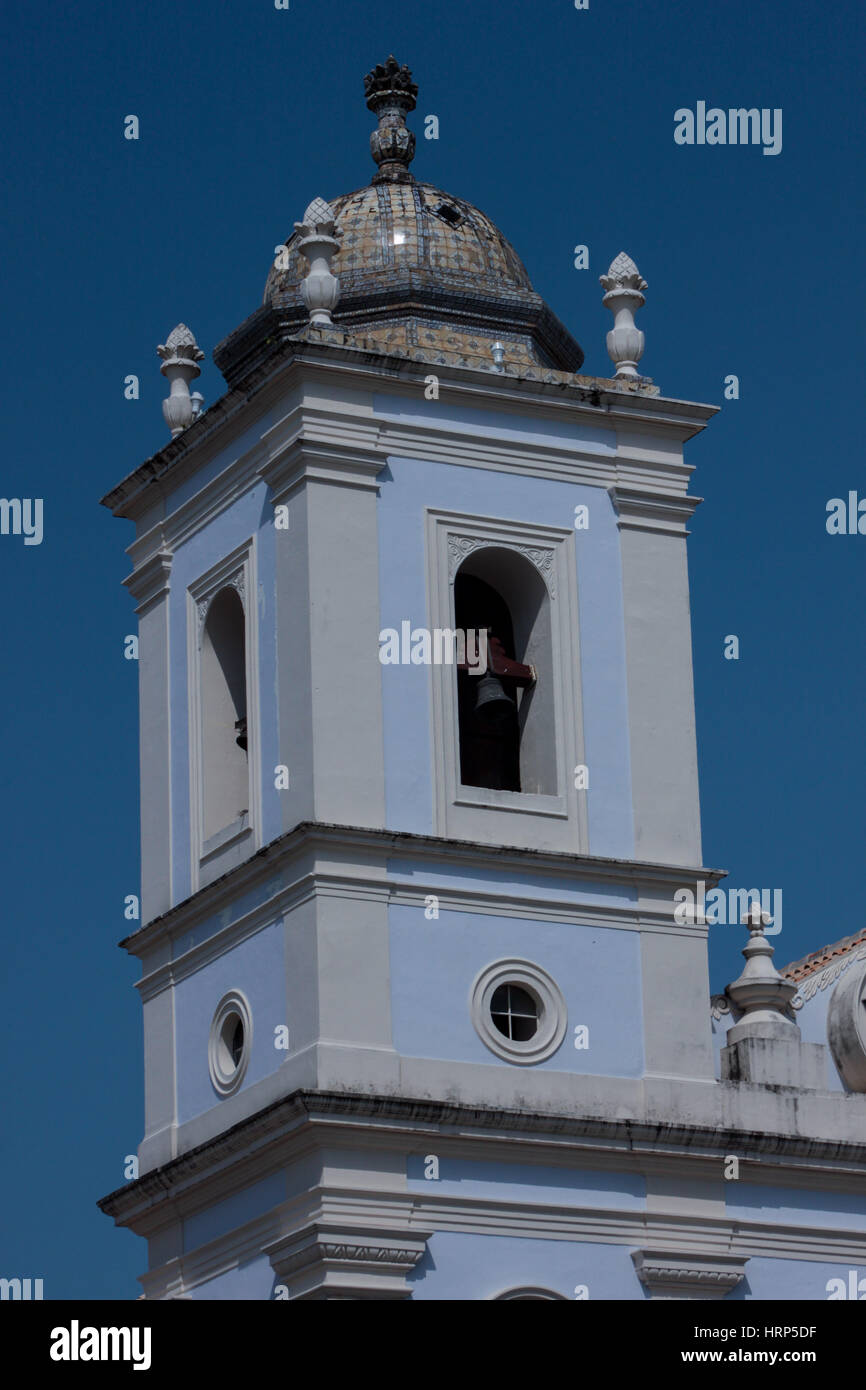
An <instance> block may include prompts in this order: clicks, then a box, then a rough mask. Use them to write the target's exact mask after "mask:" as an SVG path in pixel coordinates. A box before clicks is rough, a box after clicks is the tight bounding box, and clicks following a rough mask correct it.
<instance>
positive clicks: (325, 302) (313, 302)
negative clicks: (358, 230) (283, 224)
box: [295, 198, 340, 324]
mask: <svg viewBox="0 0 866 1390" xmlns="http://www.w3.org/2000/svg"><path fill="white" fill-rule="evenodd" d="M295 231H296V232H298V233H299V235H300V237H301V240H300V241H299V242H298V249H299V250H300V251H302V252H303V253H304V255H305V256H306V258H307V260H308V261H309V264H310V269H309V273H308V275H307V276H306V278H305V279H304V280H302V281H301V295H302V297H303V300H304V303H305V304H306V306H307V310H308V311H309V315H310V323H312V324H329V323H332V322H333V320H332V319H331V311H332V310H333V309H336V307H337V304H338V302H339V299H340V282H339V280H338V279H337V277H336V275H332V274H331V261H332V260H333V259H334V256H335V255H336V254H337V252H338V251H339V249H340V242H339V236H340V229H339V227H338V226H337V225H336V215H335V213H334V209H333V208H332V207H331V204H330V203H326V202H325V200H324V198H314V199H313V201H312V202H311V203H310V206H309V207H308V208H307V211H306V212H305V213H304V220H303V222H296V223H295Z"/></svg>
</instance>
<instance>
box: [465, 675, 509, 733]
mask: <svg viewBox="0 0 866 1390" xmlns="http://www.w3.org/2000/svg"><path fill="white" fill-rule="evenodd" d="M516 712H517V705H516V703H515V701H514V700H513V699H512V698H511V696H510V695H508V694H507V693H506V691H505V688H504V686H503V684H502V681H501V680H500V679H499V677H498V676H492V675H491V674H490V672H489V671H488V673H487V675H486V676H481V677H480V679H479V681H478V688H477V690H476V692H475V711H474V713H475V717H476V718H477V719H480V720H482V721H483V722H484V723H485V724H502V723H503V722H504V721H505V720H507V719H509V718H510V717H511V716H512V715H513V714H515V713H516Z"/></svg>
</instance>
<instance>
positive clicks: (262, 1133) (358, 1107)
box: [99, 1090, 866, 1256]
mask: <svg viewBox="0 0 866 1390" xmlns="http://www.w3.org/2000/svg"><path fill="white" fill-rule="evenodd" d="M828 1099H830V1098H829V1097H828ZM383 1126H384V1132H383V1133H381V1134H380V1133H374V1131H378V1130H379V1129H380V1128H381V1127H383ZM439 1127H443V1128H444V1129H445V1131H446V1135H447V1137H449V1138H451V1139H454V1140H455V1142H457V1143H458V1145H460V1144H464V1143H465V1142H467V1141H469V1140H470V1139H474V1140H477V1141H478V1142H482V1141H483V1142H484V1143H490V1144H491V1145H492V1146H494V1147H495V1146H497V1145H501V1144H502V1143H503V1141H504V1140H505V1139H507V1138H508V1136H509V1135H510V1136H512V1137H511V1139H509V1140H508V1142H509V1147H510V1151H512V1152H516V1149H515V1148H514V1145H515V1144H520V1143H522V1142H523V1141H524V1140H526V1141H527V1142H528V1143H530V1144H531V1143H533V1141H541V1142H542V1144H555V1145H556V1146H557V1148H558V1150H559V1151H560V1152H565V1150H566V1149H567V1148H568V1147H569V1146H577V1147H578V1148H580V1149H581V1151H583V1150H585V1149H586V1146H587V1144H588V1145H589V1146H590V1148H593V1147H599V1146H600V1147H601V1148H602V1149H610V1148H612V1147H613V1148H616V1147H620V1148H622V1150H623V1153H624V1154H627V1155H628V1156H629V1157H630V1158H633V1159H634V1160H635V1161H636V1162H637V1163H638V1165H641V1164H646V1163H647V1162H651V1161H653V1160H654V1159H655V1158H657V1157H658V1158H659V1161H661V1162H663V1163H664V1164H666V1165H669V1164H670V1161H671V1159H672V1158H673V1157H676V1158H677V1159H679V1160H695V1161H699V1160H703V1159H707V1158H708V1157H712V1156H713V1155H715V1156H720V1155H721V1156H723V1155H726V1154H729V1153H731V1152H736V1153H737V1154H738V1155H739V1156H740V1159H741V1162H743V1163H746V1162H751V1161H754V1162H755V1163H756V1164H757V1165H759V1166H762V1167H763V1170H764V1171H769V1169H768V1167H767V1165H769V1164H771V1163H772V1164H773V1167H774V1179H775V1181H776V1182H777V1183H778V1184H780V1185H784V1176H785V1170H786V1168H787V1167H792V1168H793V1169H805V1168H808V1171H809V1175H810V1179H811V1182H812V1184H813V1185H814V1186H816V1187H818V1188H820V1187H823V1186H826V1185H828V1184H829V1186H831V1187H832V1186H834V1184H835V1183H837V1182H838V1181H839V1180H840V1173H839V1170H840V1169H843V1168H845V1167H846V1166H847V1167H848V1168H849V1170H851V1179H852V1181H856V1182H857V1183H862V1179H863V1169H864V1167H866V1141H864V1142H859V1143H852V1142H841V1141H835V1140H825V1139H815V1138H812V1137H811V1136H802V1135H793V1134H779V1133H763V1132H759V1131H755V1132H753V1133H749V1132H745V1131H743V1130H731V1129H729V1128H726V1127H724V1126H723V1125H721V1124H719V1125H714V1126H710V1125H706V1124H705V1125H688V1124H684V1123H680V1122H664V1121H656V1120H655V1119H652V1118H649V1119H646V1120H636V1119H619V1118H616V1119H604V1118H601V1117H599V1116H589V1115H583V1116H582V1115H575V1114H573V1113H571V1114H564V1113H562V1114H556V1113H553V1112H552V1111H551V1112H549V1113H544V1114H541V1113H539V1112H536V1111H530V1110H510V1109H503V1108H501V1107H499V1106H495V1105H492V1106H489V1107H484V1106H480V1105H474V1104H472V1105H464V1104H456V1103H452V1102H448V1101H436V1100H419V1099H412V1098H402V1097H397V1096H393V1095H391V1096H382V1095H373V1094H371V1095H363V1096H361V1095H355V1094H352V1093H348V1092H345V1093H344V1092H327V1091H309V1090H297V1091H295V1092H294V1093H293V1094H292V1095H290V1096H287V1097H285V1098H283V1099H280V1100H278V1101H275V1102H274V1103H273V1104H271V1105H269V1106H267V1107H266V1108H265V1109H264V1110H261V1111H259V1112H257V1113H256V1114H255V1115H252V1116H250V1117H249V1118H247V1119H244V1120H241V1121H239V1122H238V1123H237V1124H236V1125H233V1126H232V1127H231V1128H230V1129H228V1130H225V1131H224V1132H223V1133H221V1134H219V1135H218V1136H216V1137H215V1138H213V1139H209V1140H207V1141H206V1142H205V1143H203V1144H200V1145H198V1146H197V1147H195V1148H193V1149H190V1150H188V1151H187V1152H186V1153H184V1154H182V1155H180V1157H178V1158H175V1159H172V1160H171V1161H170V1162H169V1163H166V1164H164V1165H163V1166H162V1167H160V1168H156V1169H153V1170H152V1171H151V1172H149V1173H145V1174H143V1175H142V1176H141V1177H140V1178H138V1179H136V1180H135V1181H134V1182H130V1183H127V1184H125V1185H124V1186H123V1187H121V1188H118V1189H116V1190H115V1191H114V1192H111V1193H109V1194H108V1195H107V1196H105V1197H103V1198H102V1199H101V1200H100V1202H99V1206H100V1208H101V1209H102V1211H104V1212H106V1213H107V1214H108V1215H110V1216H113V1217H115V1219H116V1220H118V1221H119V1222H120V1223H121V1224H128V1225H132V1226H133V1227H135V1226H136V1224H139V1223H140V1222H141V1221H142V1220H151V1219H154V1218H155V1214H156V1213H157V1211H158V1210H159V1209H160V1208H162V1209H165V1206H166V1204H170V1210H171V1211H176V1212H179V1211H180V1208H179V1207H178V1206H177V1203H178V1202H179V1201H180V1200H189V1201H190V1202H191V1203H192V1204H193V1206H196V1205H200V1204H201V1200H202V1199H201V1196H198V1197H197V1198H193V1196H192V1194H193V1193H197V1192H199V1190H200V1189H201V1188H202V1187H203V1186H205V1185H206V1184H207V1183H208V1181H209V1179H210V1177H211V1176H212V1175H217V1174H218V1175H219V1177H220V1181H221V1182H226V1183H228V1184H229V1186H231V1185H232V1183H234V1184H235V1185H237V1184H238V1179H237V1177H235V1178H232V1177H231V1173H232V1170H233V1169H237V1168H238V1167H239V1166H241V1167H243V1168H244V1171H245V1173H246V1177H245V1181H252V1180H253V1177H252V1172H251V1155H252V1154H253V1153H255V1154H256V1155H257V1160H256V1161H257V1165H258V1168H259V1172H258V1173H257V1175H261V1170H262V1168H263V1167H264V1166H266V1165H269V1166H270V1168H274V1167H275V1166H277V1165H279V1164H280V1163H282V1162H285V1161H286V1154H285V1152H283V1151H282V1146H285V1145H286V1144H298V1143H303V1144H305V1145H309V1144H310V1143H311V1142H312V1136H311V1134H310V1130H311V1128H313V1129H314V1130H315V1131H316V1139H317V1141H318V1142H319V1143H320V1144H326V1143H333V1142H334V1140H335V1138H336V1137H337V1136H338V1135H343V1136H345V1137H346V1142H350V1143H351V1144H352V1145H354V1146H356V1147H357V1146H358V1145H359V1144H360V1145H361V1146H362V1147H363V1146H365V1145H370V1144H374V1145H375V1146H376V1147H379V1148H381V1147H383V1146H384V1147H389V1146H390V1147H392V1148H393V1147H394V1145H395V1144H397V1145H400V1146H402V1147H403V1148H404V1149H405V1151H406V1152H413V1151H416V1148H417V1146H418V1145H419V1144H420V1145H429V1143H430V1138H431V1133H430V1131H431V1128H433V1129H439ZM329 1130H333V1133H332V1134H331V1136H330V1137H329V1133H328V1132H329ZM660 1149H661V1150H664V1152H662V1153H661V1154H660V1153H659V1151H660ZM421 1151H422V1152H428V1151H429V1150H428V1149H427V1148H422V1150H421ZM536 1161H539V1160H538V1159H537V1158H536ZM716 1161H718V1160H717V1158H716ZM831 1164H832V1165H836V1166H835V1168H834V1169H829V1167H828V1166H829V1165H831ZM842 1176H845V1175H842ZM428 1200H429V1199H428ZM443 1200H447V1201H453V1200H454V1199H443ZM530 1205H531V1204H530ZM165 1219H166V1218H165V1216H163V1217H162V1221H164V1220H165ZM746 1224H749V1223H743V1222H741V1221H740V1220H739V1219H738V1221H737V1228H738V1230H739V1229H744V1228H745V1225H746ZM752 1224H754V1226H755V1227H756V1228H758V1227H761V1228H763V1227H764V1226H766V1227H767V1229H772V1227H770V1226H769V1224H768V1223H760V1222H758V1223H752ZM723 1225H724V1223H723ZM791 1229H797V1230H798V1231H799V1230H800V1228H799V1227H796V1228H794V1227H792V1228H791ZM837 1234H838V1235H839V1236H840V1237H843V1236H844V1237H845V1238H846V1239H848V1240H854V1241H855V1242H856V1243H858V1244H859V1246H860V1247H861V1248H863V1249H864V1256H866V1232H862V1233H852V1232H845V1231H839V1232H837ZM817 1235H818V1236H820V1237H821V1238H822V1239H824V1240H826V1239H829V1238H831V1237H832V1236H833V1232H831V1231H828V1230H826V1229H825V1230H819V1231H818V1232H817Z"/></svg>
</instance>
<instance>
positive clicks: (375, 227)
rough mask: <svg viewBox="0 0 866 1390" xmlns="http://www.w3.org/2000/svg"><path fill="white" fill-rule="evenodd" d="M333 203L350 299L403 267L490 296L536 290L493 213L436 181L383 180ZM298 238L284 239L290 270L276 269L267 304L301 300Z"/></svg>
mask: <svg viewBox="0 0 866 1390" xmlns="http://www.w3.org/2000/svg"><path fill="white" fill-rule="evenodd" d="M330 201H331V207H332V208H333V209H334V211H335V213H336V215H337V224H338V226H339V228H340V232H341V238H340V250H339V252H338V253H337V255H336V257H335V258H334V262H333V267H332V268H333V271H334V273H335V274H336V275H339V277H340V286H341V291H342V295H343V296H344V297H346V296H348V297H352V296H353V294H354V292H355V290H356V288H361V287H362V286H363V287H364V288H368V287H370V286H372V285H373V284H377V283H378V284H381V285H382V286H387V285H388V284H389V283H390V282H391V281H392V280H393V278H394V275H395V272H397V273H399V272H401V271H415V272H420V273H421V274H422V275H424V276H425V278H429V279H430V281H431V282H436V283H442V282H443V277H447V280H448V281H449V282H452V283H453V284H454V285H455V286H457V285H460V286H463V287H465V288H466V289H470V290H471V289H476V288H478V287H479V285H483V286H484V288H485V289H487V290H489V291H490V292H491V293H496V292H498V291H499V290H502V289H510V290H528V291H530V292H531V291H532V285H531V283H530V280H529V276H528V275H527V273H526V269H525V267H524V265H523V262H522V261H521V259H520V257H519V256H518V254H517V252H516V251H515V250H514V247H513V246H512V245H511V244H510V242H508V241H506V239H505V237H504V236H503V235H502V233H501V232H500V231H499V229H498V227H495V226H494V224H493V223H492V222H491V221H490V218H489V217H485V215H484V213H483V212H479V210H478V208H476V207H473V206H472V204H471V203H467V202H465V201H464V200H463V199H462V198H455V197H453V196H452V195H451V194H449V193H443V192H442V190H441V189H439V188H434V187H433V185H432V184H429V183H416V182H415V181H414V180H413V181H412V182H411V183H408V182H407V183H391V182H384V181H383V182H381V183H374V184H370V185H368V187H366V188H359V189H358V190H357V191H356V192H354V193H347V194H345V195H344V196H343V197H342V198H332V199H331V200H330ZM299 241H300V236H299V234H298V233H297V232H295V233H294V234H293V235H292V237H291V238H290V239H289V240H288V241H287V243H286V247H287V250H288V257H287V259H288V266H287V268H286V269H284V270H278V269H276V268H272V269H271V273H270V275H269V276H268V282H267V285H266V287H265V303H266V304H268V303H274V302H276V303H281V304H285V303H286V302H287V298H288V300H290V301H294V300H297V302H298V304H300V302H301V300H300V294H299V290H298V286H299V284H300V281H301V280H302V279H303V278H304V276H305V275H306V274H307V261H306V258H305V257H304V256H303V254H302V253H301V252H299V251H298V249H297V247H298V242H299ZM338 312H339V311H338Z"/></svg>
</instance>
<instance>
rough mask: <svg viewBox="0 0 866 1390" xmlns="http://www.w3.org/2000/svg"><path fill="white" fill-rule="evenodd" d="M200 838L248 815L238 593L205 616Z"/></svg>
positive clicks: (227, 593) (227, 592)
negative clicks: (202, 833) (202, 831)
mask: <svg viewBox="0 0 866 1390" xmlns="http://www.w3.org/2000/svg"><path fill="white" fill-rule="evenodd" d="M201 681H202V691H201V712H202V803H203V827H204V838H205V840H208V839H209V838H210V836H212V835H215V834H217V832H218V831H220V830H224V829H225V827H226V826H229V825H232V824H233V823H234V822H235V821H237V820H239V819H240V818H241V817H242V816H244V815H246V814H247V813H248V811H249V804H250V797H249V766H248V761H247V676H246V623H245V619H244V609H243V604H242V603H241V600H240V597H239V596H238V593H237V590H236V589H234V588H231V587H227V588H225V589H220V591H219V593H218V594H217V595H216V596H215V598H214V600H213V602H212V604H211V606H210V609H209V611H208V615H207V621H206V622H205V625H204V633H203V636H202V651H201Z"/></svg>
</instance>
